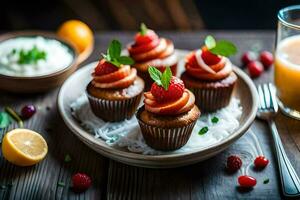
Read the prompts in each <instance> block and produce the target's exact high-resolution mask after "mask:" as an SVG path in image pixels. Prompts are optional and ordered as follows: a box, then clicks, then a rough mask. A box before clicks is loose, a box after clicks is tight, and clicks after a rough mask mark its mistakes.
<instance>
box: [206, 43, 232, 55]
mask: <svg viewBox="0 0 300 200" xmlns="http://www.w3.org/2000/svg"><path fill="white" fill-rule="evenodd" d="M209 51H210V52H211V53H213V54H215V55H220V56H226V57H228V56H230V55H234V54H236V53H237V48H236V46H235V45H234V44H233V43H231V42H229V41H226V40H220V41H217V43H216V46H215V47H214V48H212V49H209Z"/></svg>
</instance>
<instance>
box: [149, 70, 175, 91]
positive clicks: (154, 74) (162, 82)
mask: <svg viewBox="0 0 300 200" xmlns="http://www.w3.org/2000/svg"><path fill="white" fill-rule="evenodd" d="M148 72H149V74H150V77H151V78H152V79H153V81H154V82H155V83H156V84H157V85H158V86H161V87H163V88H164V89H165V90H168V89H169V86H170V81H171V78H172V71H171V68H170V67H166V70H165V71H164V72H163V73H161V71H159V70H158V69H157V68H156V67H152V66H149V68H148Z"/></svg>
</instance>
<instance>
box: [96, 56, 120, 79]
mask: <svg viewBox="0 0 300 200" xmlns="http://www.w3.org/2000/svg"><path fill="white" fill-rule="evenodd" d="M117 70H118V67H116V66H115V65H113V64H111V63H109V62H107V61H106V60H104V59H102V60H100V62H99V63H98V65H97V67H96V68H95V74H96V75H97V76H101V75H105V74H110V73H113V72H115V71H117Z"/></svg>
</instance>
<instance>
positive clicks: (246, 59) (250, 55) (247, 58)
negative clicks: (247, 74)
mask: <svg viewBox="0 0 300 200" xmlns="http://www.w3.org/2000/svg"><path fill="white" fill-rule="evenodd" d="M255 60H256V55H255V53H254V52H252V51H247V52H245V53H244V54H243V55H242V57H241V61H242V63H243V65H244V66H246V65H248V64H249V63H250V62H251V61H255Z"/></svg>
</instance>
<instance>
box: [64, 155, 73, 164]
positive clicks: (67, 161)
mask: <svg viewBox="0 0 300 200" xmlns="http://www.w3.org/2000/svg"><path fill="white" fill-rule="evenodd" d="M64 161H65V163H69V162H71V161H72V158H71V156H70V155H69V154H66V155H65V159H64Z"/></svg>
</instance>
